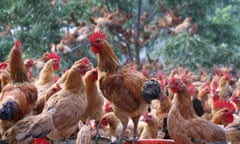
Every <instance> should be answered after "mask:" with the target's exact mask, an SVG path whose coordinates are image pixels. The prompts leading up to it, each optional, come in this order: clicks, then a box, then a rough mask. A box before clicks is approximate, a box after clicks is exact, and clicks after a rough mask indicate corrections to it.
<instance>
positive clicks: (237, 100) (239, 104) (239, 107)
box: [231, 93, 240, 114]
mask: <svg viewBox="0 0 240 144" xmlns="http://www.w3.org/2000/svg"><path fill="white" fill-rule="evenodd" d="M231 101H232V102H233V103H234V104H235V107H236V112H237V113H238V114H239V112H240V96H238V95H237V94H236V93H234V94H233V95H232V96H231Z"/></svg>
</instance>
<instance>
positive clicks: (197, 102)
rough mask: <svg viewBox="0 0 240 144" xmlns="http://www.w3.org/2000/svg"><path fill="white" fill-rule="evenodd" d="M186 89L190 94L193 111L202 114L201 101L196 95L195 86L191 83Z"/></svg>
mask: <svg viewBox="0 0 240 144" xmlns="http://www.w3.org/2000/svg"><path fill="white" fill-rule="evenodd" d="M188 90H189V94H190V95H191V100H192V104H193V108H194V111H195V112H196V114H197V115H198V116H202V115H203V114H204V110H203V106H202V103H201V101H200V100H199V99H198V97H197V94H198V90H197V88H196V87H195V86H194V85H192V84H191V85H189V86H188Z"/></svg>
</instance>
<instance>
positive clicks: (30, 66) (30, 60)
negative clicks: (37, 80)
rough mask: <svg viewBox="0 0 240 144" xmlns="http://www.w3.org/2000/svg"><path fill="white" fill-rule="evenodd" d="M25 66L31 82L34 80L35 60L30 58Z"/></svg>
mask: <svg viewBox="0 0 240 144" xmlns="http://www.w3.org/2000/svg"><path fill="white" fill-rule="evenodd" d="M24 65H25V67H26V70H27V75H28V78H29V79H30V80H33V72H32V67H33V65H34V61H33V59H31V58H29V59H26V60H25V61H24Z"/></svg>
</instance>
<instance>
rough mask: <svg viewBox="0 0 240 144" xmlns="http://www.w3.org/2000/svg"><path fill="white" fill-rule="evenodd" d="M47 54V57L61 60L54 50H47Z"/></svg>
mask: <svg viewBox="0 0 240 144" xmlns="http://www.w3.org/2000/svg"><path fill="white" fill-rule="evenodd" d="M47 56H48V58H49V59H57V60H58V61H60V60H61V57H60V56H59V55H58V54H57V53H55V52H49V53H48V54H47Z"/></svg>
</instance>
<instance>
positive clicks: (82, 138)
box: [76, 121, 92, 144]
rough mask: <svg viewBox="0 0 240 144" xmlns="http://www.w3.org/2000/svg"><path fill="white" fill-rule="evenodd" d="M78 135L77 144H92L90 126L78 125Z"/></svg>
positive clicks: (80, 122) (80, 123)
mask: <svg viewBox="0 0 240 144" xmlns="http://www.w3.org/2000/svg"><path fill="white" fill-rule="evenodd" d="M78 128H79V131H78V134H77V139H76V144H92V128H91V125H90V124H83V123H82V121H79V123H78Z"/></svg>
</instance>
